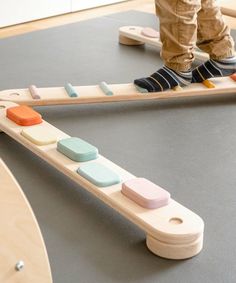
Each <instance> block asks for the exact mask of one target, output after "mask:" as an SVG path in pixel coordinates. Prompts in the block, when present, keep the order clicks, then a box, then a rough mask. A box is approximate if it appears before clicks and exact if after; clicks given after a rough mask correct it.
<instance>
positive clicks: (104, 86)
mask: <svg viewBox="0 0 236 283" xmlns="http://www.w3.org/2000/svg"><path fill="white" fill-rule="evenodd" d="M99 87H100V88H101V90H102V91H103V92H104V93H105V94H106V95H108V96H110V95H113V92H112V90H110V88H109V86H108V84H107V83H106V82H101V83H100V84H99Z"/></svg>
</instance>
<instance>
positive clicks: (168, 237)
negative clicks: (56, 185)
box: [0, 101, 204, 282]
mask: <svg viewBox="0 0 236 283" xmlns="http://www.w3.org/2000/svg"><path fill="white" fill-rule="evenodd" d="M0 106H1V107H0V129H1V130H2V131H4V132H5V133H6V134H8V135H9V136H11V137H12V138H13V139H15V140H16V141H17V142H19V143H20V144H22V145H23V146H25V147H26V148H27V149H29V150H31V151H32V152H34V153H35V154H36V155H38V156H39V157H41V158H42V159H44V160H45V161H46V162H48V163H50V164H51V165H52V166H54V167H55V168H57V169H58V170H59V171H61V172H62V173H63V174H65V175H66V176H68V177H70V178H71V179H72V180H73V181H75V182H76V183H78V184H79V185H80V186H82V187H83V188H84V189H86V190H87V191H89V192H90V193H92V194H94V195H95V196H96V197H97V198H99V199H100V200H102V201H103V202H104V203H106V204H107V205H109V206H111V207H112V208H113V209H115V210H116V211H117V212H119V213H120V214H122V215H123V216H124V217H126V218H127V219H129V220H130V221H132V222H133V223H134V224H136V225H137V226H139V227H140V228H141V229H142V230H144V231H145V232H146V235H147V236H146V242H147V247H148V248H149V249H150V250H151V251H152V252H153V253H154V254H156V255H159V256H161V257H165V258H170V259H185V258H189V257H192V256H195V255H196V254H198V253H199V252H200V251H201V249H202V244H203V230H204V223H203V221H202V219H201V218H200V217H199V216H198V215H196V214H195V213H193V212H192V211H190V210H189V209H187V208H185V207H184V206H182V205H181V204H179V203H178V202H176V201H174V199H173V198H171V197H170V193H169V192H168V191H166V190H165V189H162V188H160V187H159V186H157V185H156V184H154V183H152V182H151V181H149V180H147V179H145V178H142V177H141V178H137V177H135V176H134V175H132V174H131V173H129V172H127V171H125V170H124V169H122V168H120V167H119V166H117V165H116V164H114V163H112V162H111V161H110V160H108V159H106V158H105V157H103V156H102V155H100V153H99V149H98V148H96V147H95V146H93V145H91V144H90V143H88V142H86V141H84V140H82V139H81V138H79V137H70V136H68V135H67V134H65V133H64V132H62V131H60V130H59V129H57V128H55V127H54V126H52V125H51V124H49V123H47V122H46V121H44V120H43V119H42V117H41V115H40V114H39V113H37V112H36V111H34V110H33V109H31V108H29V107H28V106H22V105H20V106H19V105H17V104H15V103H12V102H4V101H2V102H0ZM41 282H42V281H41ZM44 282H45V281H44Z"/></svg>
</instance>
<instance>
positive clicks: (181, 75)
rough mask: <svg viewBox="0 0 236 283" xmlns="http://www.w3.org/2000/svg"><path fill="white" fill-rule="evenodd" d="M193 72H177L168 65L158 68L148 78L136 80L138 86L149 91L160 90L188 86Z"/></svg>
mask: <svg viewBox="0 0 236 283" xmlns="http://www.w3.org/2000/svg"><path fill="white" fill-rule="evenodd" d="M191 80H192V72H191V71H189V72H176V71H174V70H172V69H170V68H168V67H166V66H163V67H162V68H161V69H159V70H157V71H156V72H155V73H154V74H152V75H151V76H150V77H147V78H141V79H137V80H134V84H135V85H137V86H138V87H141V88H144V89H146V90H147V91H148V92H159V91H164V90H167V89H172V88H173V87H176V86H178V85H179V86H186V85H189V84H190V83H191Z"/></svg>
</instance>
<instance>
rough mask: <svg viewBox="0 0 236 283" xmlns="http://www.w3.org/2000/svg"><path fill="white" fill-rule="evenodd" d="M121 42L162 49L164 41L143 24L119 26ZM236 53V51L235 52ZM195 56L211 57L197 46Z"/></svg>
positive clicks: (204, 58) (201, 57)
mask: <svg viewBox="0 0 236 283" xmlns="http://www.w3.org/2000/svg"><path fill="white" fill-rule="evenodd" d="M119 42H120V43H121V44H123V45H131V46H132V45H143V44H145V43H146V44H149V45H152V46H155V47H157V48H158V50H160V49H161V47H162V43H161V41H160V35H159V33H158V32H157V31H155V30H154V29H152V28H145V27H141V26H123V27H120V28H119ZM235 54H236V53H235ZM194 56H195V58H196V59H198V60H201V61H205V60H207V59H209V55H208V54H207V53H205V52H202V51H201V50H199V49H197V48H195V50H194Z"/></svg>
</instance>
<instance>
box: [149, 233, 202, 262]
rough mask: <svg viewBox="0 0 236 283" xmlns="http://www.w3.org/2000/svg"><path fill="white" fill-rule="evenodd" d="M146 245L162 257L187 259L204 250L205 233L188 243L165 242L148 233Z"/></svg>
mask: <svg viewBox="0 0 236 283" xmlns="http://www.w3.org/2000/svg"><path fill="white" fill-rule="evenodd" d="M146 245H147V247H148V249H149V250H150V251H151V252H152V253H154V254H156V255H158V256H160V257H163V258H168V259H187V258H191V257H193V256H195V255H197V254H198V253H199V252H200V251H201V250H202V246H203V234H201V235H200V236H199V237H198V238H197V239H196V240H195V241H193V242H190V243H187V244H170V243H165V242H162V241H159V240H157V239H155V238H154V237H152V236H150V235H147V238H146Z"/></svg>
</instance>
